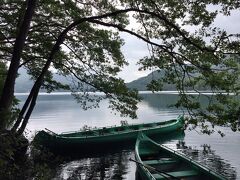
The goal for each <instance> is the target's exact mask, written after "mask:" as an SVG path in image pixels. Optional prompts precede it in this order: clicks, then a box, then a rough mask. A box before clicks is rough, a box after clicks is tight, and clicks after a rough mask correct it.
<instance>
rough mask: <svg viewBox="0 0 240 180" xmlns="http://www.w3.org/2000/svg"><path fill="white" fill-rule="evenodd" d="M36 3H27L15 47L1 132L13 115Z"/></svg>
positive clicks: (0, 104) (0, 102) (1, 102)
mask: <svg viewBox="0 0 240 180" xmlns="http://www.w3.org/2000/svg"><path fill="white" fill-rule="evenodd" d="M36 2H37V0H28V1H27V9H26V12H25V14H24V18H23V21H22V23H21V26H20V28H19V31H18V34H17V38H16V41H15V44H14V47H13V53H12V59H11V63H10V66H9V70H8V74H7V77H6V80H5V83H4V87H3V91H2V95H1V98H0V115H1V119H0V130H1V129H4V128H6V127H5V126H6V122H7V121H8V118H9V115H10V113H11V106H12V101H13V97H14V85H15V81H16V78H17V72H18V67H19V64H20V58H21V54H22V51H23V48H24V44H25V41H26V38H27V34H28V31H29V28H30V23H31V20H32V17H33V14H34V9H35V6H36ZM20 20H21V19H20Z"/></svg>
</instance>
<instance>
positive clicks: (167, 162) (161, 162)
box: [143, 159, 178, 165]
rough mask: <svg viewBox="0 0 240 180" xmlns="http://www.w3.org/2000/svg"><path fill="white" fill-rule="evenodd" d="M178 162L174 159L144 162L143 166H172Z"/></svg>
mask: <svg viewBox="0 0 240 180" xmlns="http://www.w3.org/2000/svg"><path fill="white" fill-rule="evenodd" d="M177 162H178V161H176V160H174V159H168V160H161V159H160V160H146V161H143V164H147V165H164V164H172V163H177Z"/></svg>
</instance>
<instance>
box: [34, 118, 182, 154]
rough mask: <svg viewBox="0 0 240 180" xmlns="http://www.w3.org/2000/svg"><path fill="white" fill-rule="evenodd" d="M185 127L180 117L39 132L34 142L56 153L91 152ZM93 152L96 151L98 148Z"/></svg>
mask: <svg viewBox="0 0 240 180" xmlns="http://www.w3.org/2000/svg"><path fill="white" fill-rule="evenodd" d="M183 126H184V118H183V116H179V117H178V118H177V119H173V120H169V121H164V122H154V123H147V124H146V123H144V124H133V125H128V124H125V125H122V126H114V127H109V128H107V127H104V128H98V129H85V130H81V131H78V132H70V133H62V134H56V133H53V132H51V131H39V132H38V133H37V135H36V136H35V140H34V142H37V143H38V144H40V145H43V146H45V147H47V148H49V149H51V150H56V151H59V150H60V151H65V150H67V151H72V150H82V151H89V149H90V148H95V147H97V148H98V149H99V148H100V147H106V146H103V145H107V147H109V146H111V145H112V146H116V145H121V144H124V143H126V142H129V141H131V140H132V141H133V142H134V141H135V140H136V139H137V136H138V132H139V131H142V132H144V133H145V134H147V135H149V136H154V135H159V134H160V135H161V134H168V133H172V132H176V131H177V130H180V129H183ZM93 150H96V148H95V149H93Z"/></svg>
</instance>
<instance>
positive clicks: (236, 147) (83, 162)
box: [17, 93, 240, 180]
mask: <svg viewBox="0 0 240 180" xmlns="http://www.w3.org/2000/svg"><path fill="white" fill-rule="evenodd" d="M141 96H142V97H143V100H142V102H140V103H139V109H138V111H137V115H138V119H135V120H132V119H129V118H122V117H120V116H119V115H115V114H114V112H113V113H111V111H110V110H109V109H108V108H107V107H108V102H107V101H106V100H103V101H102V102H101V103H100V108H98V109H89V110H87V111H85V110H82V109H81V108H80V106H79V104H77V103H76V102H75V100H74V98H73V97H72V96H71V95H70V94H67V93H55V94H50V95H46V94H44V95H40V96H39V98H38V102H37V105H36V108H35V110H34V112H33V114H32V117H31V119H30V122H29V124H28V126H27V133H28V134H29V136H31V135H32V134H34V133H35V132H36V131H37V130H42V129H44V128H48V129H50V130H52V131H54V132H56V133H60V132H65V131H77V130H79V129H80V128H82V127H83V126H84V125H87V126H91V127H102V126H111V125H120V121H121V120H127V121H128V123H142V122H156V121H165V120H170V119H173V118H176V117H177V116H178V115H180V114H183V113H184V112H183V111H182V110H180V109H176V108H170V107H169V105H171V104H172V103H174V102H175V101H176V100H177V97H178V95H177V94H176V93H160V94H151V93H142V94H141ZM17 98H19V99H20V100H22V101H23V100H24V99H26V95H24V94H17ZM20 105H21V104H20ZM220 129H221V130H222V131H223V132H224V133H225V134H226V136H225V137H223V138H221V137H220V136H219V135H218V134H212V135H211V136H208V135H203V134H201V133H199V132H198V131H195V130H194V131H189V130H185V133H184V134H180V135H173V136H172V137H167V138H166V139H164V140H159V141H160V142H161V143H163V144H165V145H167V146H169V147H171V148H173V149H176V150H178V151H181V152H183V153H185V154H187V155H188V156H189V157H191V158H193V159H195V160H197V161H199V162H201V163H203V164H205V165H207V166H208V167H210V168H211V169H214V170H215V171H217V172H219V173H221V174H223V175H225V176H226V177H227V178H228V179H240V155H239V152H240V133H239V132H232V131H231V130H230V129H228V128H220ZM106 148H107V147H106ZM130 157H131V158H134V151H133V149H132V147H131V148H124V149H120V150H117V151H116V152H115V151H114V152H111V153H105V154H101V155H98V156H94V157H91V156H89V157H85V158H78V159H75V160H72V161H70V162H66V163H65V164H61V165H60V166H59V169H58V172H57V174H56V176H55V178H54V179H127V180H134V179H137V178H136V177H135V172H136V165H135V163H134V162H131V161H129V158H130Z"/></svg>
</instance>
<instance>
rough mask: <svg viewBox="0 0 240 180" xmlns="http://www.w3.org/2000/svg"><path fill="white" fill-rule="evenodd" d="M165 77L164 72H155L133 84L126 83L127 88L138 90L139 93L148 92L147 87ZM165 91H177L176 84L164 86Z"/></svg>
mask: <svg viewBox="0 0 240 180" xmlns="http://www.w3.org/2000/svg"><path fill="white" fill-rule="evenodd" d="M163 76H164V71H153V72H152V73H150V74H148V75H147V76H145V77H141V78H139V79H136V80H134V81H132V82H129V83H126V85H127V87H128V88H130V89H137V90H138V91H146V90H147V85H148V84H149V83H150V82H151V81H152V80H157V79H160V78H161V77H163ZM163 90H169V91H170V90H172V91H173V90H176V88H175V86H174V84H164V86H163Z"/></svg>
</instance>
